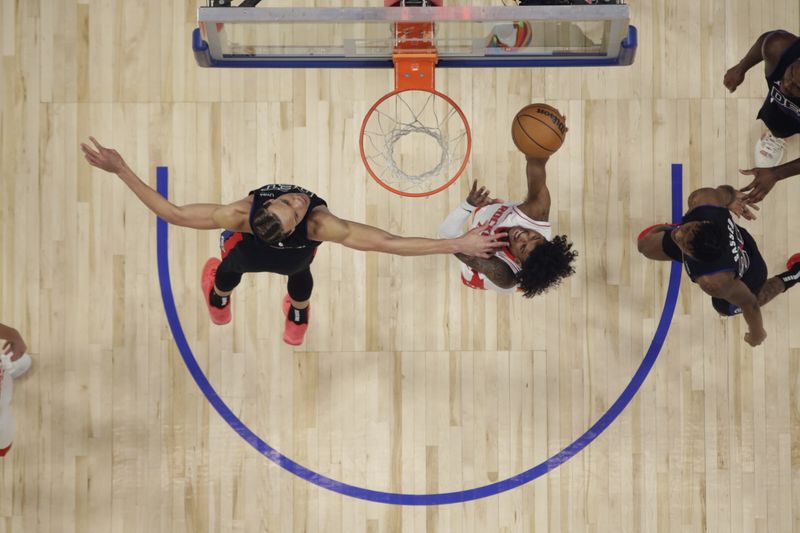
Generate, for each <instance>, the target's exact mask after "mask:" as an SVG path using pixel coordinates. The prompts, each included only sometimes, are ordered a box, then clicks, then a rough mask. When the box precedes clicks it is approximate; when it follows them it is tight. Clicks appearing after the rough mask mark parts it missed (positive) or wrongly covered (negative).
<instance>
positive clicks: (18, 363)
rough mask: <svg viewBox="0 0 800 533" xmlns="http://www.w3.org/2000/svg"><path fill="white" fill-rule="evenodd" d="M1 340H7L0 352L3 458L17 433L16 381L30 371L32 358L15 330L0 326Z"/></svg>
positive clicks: (0, 454) (1, 442) (1, 443)
mask: <svg viewBox="0 0 800 533" xmlns="http://www.w3.org/2000/svg"><path fill="white" fill-rule="evenodd" d="M0 339H5V342H4V343H3V349H2V350H0V457H3V456H5V455H6V454H7V453H8V450H9V449H10V448H11V441H13V440H14V433H15V432H16V425H15V423H14V416H13V414H12V412H11V395H12V392H13V389H14V380H15V379H17V378H18V377H20V376H22V374H24V373H25V372H27V371H28V369H29V368H30V366H31V356H30V355H28V354H26V353H25V350H27V347H26V346H25V341H24V340H22V337H21V336H20V334H19V332H18V331H17V330H15V329H14V328H10V327H8V326H5V325H3V324H0Z"/></svg>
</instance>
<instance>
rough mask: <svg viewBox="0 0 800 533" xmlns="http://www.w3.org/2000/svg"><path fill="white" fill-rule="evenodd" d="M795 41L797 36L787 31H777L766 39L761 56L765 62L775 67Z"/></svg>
mask: <svg viewBox="0 0 800 533" xmlns="http://www.w3.org/2000/svg"><path fill="white" fill-rule="evenodd" d="M795 41H797V35H794V34H793V33H789V32H788V31H786V30H775V31H773V32H772V33H770V34H769V35H767V37H766V38H765V39H764V43H763V44H762V45H761V56H762V57H763V58H764V61H766V62H767V63H769V64H771V65H773V66H774V65H776V64H777V63H778V61H780V58H781V56H782V55H783V53H784V52H785V51H786V49H787V48H789V47H790V46H791V45H792V44H793V43H794V42H795Z"/></svg>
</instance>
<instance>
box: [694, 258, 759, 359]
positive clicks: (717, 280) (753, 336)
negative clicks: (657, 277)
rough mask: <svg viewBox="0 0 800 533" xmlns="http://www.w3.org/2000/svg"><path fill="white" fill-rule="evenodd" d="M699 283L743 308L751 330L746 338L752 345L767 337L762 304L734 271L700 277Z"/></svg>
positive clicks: (746, 334)
mask: <svg viewBox="0 0 800 533" xmlns="http://www.w3.org/2000/svg"><path fill="white" fill-rule="evenodd" d="M697 284H698V285H700V287H701V288H702V289H703V291H705V292H706V294H709V295H711V296H714V297H715V298H722V299H723V300H727V301H729V302H730V303H732V304H734V305H737V306H739V307H740V308H741V309H742V316H743V317H744V319H745V321H746V322H747V327H748V329H749V330H750V331H748V332H747V333H745V335H744V340H745V341H746V342H747V344H749V345H750V346H758V345H759V344H761V343H762V342H764V339H766V338H767V332H766V331H765V330H764V321H763V319H762V317H761V306H760V305H758V298H757V297H756V295H755V294H753V293H752V292H750V289H748V288H747V285H745V284H744V283H743V282H742V280H740V279H736V277H735V276H734V274H733V272H719V273H717V274H710V275H708V276H703V277H701V278H698V280H697Z"/></svg>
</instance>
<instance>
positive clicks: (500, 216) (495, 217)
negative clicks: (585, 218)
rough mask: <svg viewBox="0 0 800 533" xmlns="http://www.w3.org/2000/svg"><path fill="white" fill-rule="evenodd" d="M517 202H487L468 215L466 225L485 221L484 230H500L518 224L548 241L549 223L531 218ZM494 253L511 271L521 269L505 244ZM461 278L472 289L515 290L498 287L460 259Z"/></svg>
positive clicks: (471, 226)
mask: <svg viewBox="0 0 800 533" xmlns="http://www.w3.org/2000/svg"><path fill="white" fill-rule="evenodd" d="M520 203H521V202H506V203H503V204H491V205H487V206H485V207H482V208H480V209H478V210H477V211H475V213H473V215H472V222H471V223H470V229H472V228H474V227H475V226H477V225H478V224H485V226H486V230H487V231H489V232H491V233H502V232H503V231H505V230H507V229H509V228H513V227H516V226H520V227H523V228H526V229H532V230H534V231H536V232H538V233H539V234H541V235H542V237H544V238H545V239H546V240H548V241H549V240H550V239H551V238H552V235H553V227H552V226H551V225H550V223H549V222H542V221H538V220H533V219H532V218H531V217H529V216H528V215H526V214H525V213H523V212H522V211H521V210H520V209H519V205H520ZM494 255H495V257H497V258H499V259H500V260H501V261H503V262H504V263H505V264H506V265H508V266H509V268H511V271H512V272H513V273H514V274H516V273H517V272H519V271H520V270H522V266H521V265H520V262H519V261H518V260H517V258H516V257H514V255H513V254H512V253H511V250H510V249H509V248H508V247H507V246H506V247H504V248H502V249H500V250H498V251H496V252H495V253H494ZM461 281H463V282H464V284H465V285H467V286H468V287H472V288H475V289H488V290H493V291H498V292H516V290H517V288H516V287H511V288H508V289H504V288H502V287H498V286H497V285H495V284H494V283H492V282H491V281H490V280H489V278H487V277H486V276H484V275H483V274H481V273H480V272H478V271H477V270H475V269H473V268H471V267H469V266H467V265H465V264H463V263H462V265H461Z"/></svg>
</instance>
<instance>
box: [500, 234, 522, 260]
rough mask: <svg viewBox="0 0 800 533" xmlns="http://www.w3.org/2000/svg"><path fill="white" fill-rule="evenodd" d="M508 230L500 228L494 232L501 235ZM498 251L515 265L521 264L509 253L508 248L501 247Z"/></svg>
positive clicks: (509, 249)
mask: <svg viewBox="0 0 800 533" xmlns="http://www.w3.org/2000/svg"><path fill="white" fill-rule="evenodd" d="M509 229H510V228H506V227H502V228H497V229H496V230H494V231H495V232H499V233H503V232H504V231H508V230H509ZM500 251H501V252H503V253H504V254H505V255H506V257H508V258H509V259H511V260H512V261H514V262H515V263H516V264H517V265H519V264H520V263H521V262H522V261H520V260H519V259H517V256H515V255H514V254H513V253H511V248H509V247H508V246H503V247H502V248H500Z"/></svg>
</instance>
